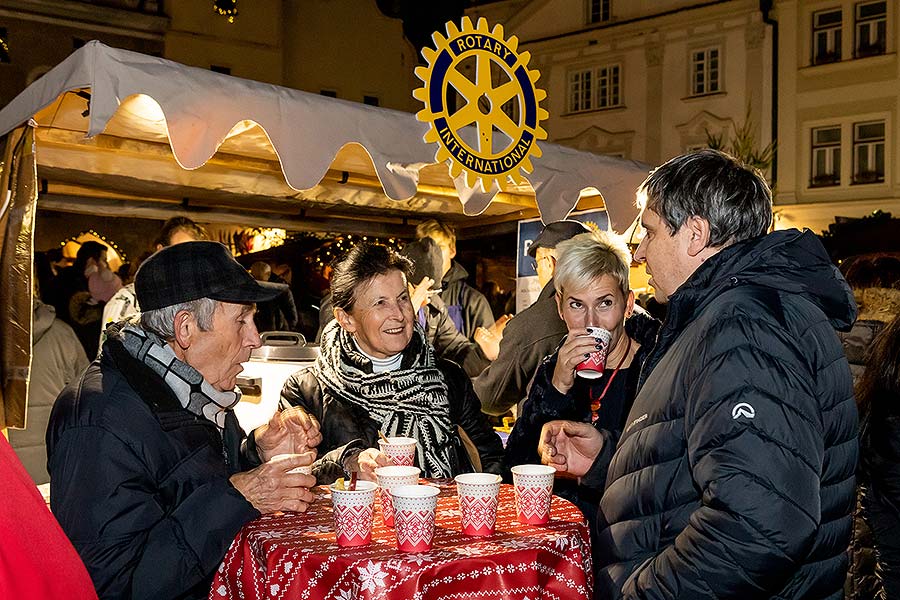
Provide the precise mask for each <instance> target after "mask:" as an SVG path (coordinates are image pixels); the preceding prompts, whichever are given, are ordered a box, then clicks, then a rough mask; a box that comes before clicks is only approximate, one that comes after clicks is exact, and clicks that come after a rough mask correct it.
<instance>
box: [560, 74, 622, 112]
mask: <svg viewBox="0 0 900 600" xmlns="http://www.w3.org/2000/svg"><path fill="white" fill-rule="evenodd" d="M621 71H622V69H621V66H620V65H604V66H602V67H597V68H595V69H582V70H579V71H572V72H571V73H569V99H568V106H569V112H584V111H588V110H596V109H601V108H613V107H616V106H620V105H621V104H622V75H621Z"/></svg>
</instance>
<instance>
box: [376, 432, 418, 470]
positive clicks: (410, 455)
mask: <svg viewBox="0 0 900 600" xmlns="http://www.w3.org/2000/svg"><path fill="white" fill-rule="evenodd" d="M378 447H379V448H380V449H381V451H382V452H384V453H385V454H387V457H388V458H389V459H391V463H393V464H395V465H397V466H401V467H409V466H412V464H413V462H415V458H416V440H414V439H413V438H408V437H389V438H388V441H387V442H385V441H384V440H378Z"/></svg>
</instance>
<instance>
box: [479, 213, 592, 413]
mask: <svg viewBox="0 0 900 600" xmlns="http://www.w3.org/2000/svg"><path fill="white" fill-rule="evenodd" d="M589 231H590V229H589V228H588V227H587V225H584V224H582V223H579V222H578V221H568V220H567V221H555V222H553V223H550V224H548V225H547V226H546V227H544V229H543V230H542V231H541V233H540V235H538V237H537V238H535V240H534V242H532V244H531V246H529V248H528V254H529V256H531V257H532V258H534V259H535V261H536V264H537V266H536V268H537V276H538V282H539V284H540V286H541V293H540V295H539V296H538V299H537V300H536V301H535V303H534V304H532V305H531V306H529V307H528V308H526V309H525V310H523V311H522V312H520V313H519V314H518V315H516V316H515V317H513V318H512V319H511V320H510V321H509V323H507V324H506V329H505V330H504V331H503V340H502V341H501V342H500V345H499V352H498V355H497V358H496V359H495V360H494V361H493V362H492V363H491V365H490V366H489V367H488V368H487V369H485V370H484V371H483V372H482V373H481V374H480V375H478V377H476V378H475V379H474V381H473V384H474V386H475V393H476V394H478V398H479V399H480V400H481V410H482V411H484V412H485V413H486V414H489V415H495V416H500V415H503V414H505V413H506V412H507V411H508V410H509V409H510V408H512V407H514V406H516V405H517V404H518V403H519V402H521V401H522V400H524V399H525V396H526V387H527V385H528V383H529V382H530V381H531V378H532V377H533V376H534V372H535V371H536V370H537V368H538V364H540V362H541V361H542V360H543V359H544V357H546V356H549V355H550V354H553V352H554V351H556V348H557V346H559V343H560V342H561V341H562V339H563V337H565V335H566V332H567V331H568V330H567V329H566V324H565V323H564V322H563V320H562V319H561V318H560V317H559V308H558V306H557V304H556V287H555V286H554V284H553V272H554V270H555V269H556V245H557V244H559V243H560V242H562V241H565V240H568V239H571V238H573V237H575V236H576V235H578V234H580V233H585V232H589Z"/></svg>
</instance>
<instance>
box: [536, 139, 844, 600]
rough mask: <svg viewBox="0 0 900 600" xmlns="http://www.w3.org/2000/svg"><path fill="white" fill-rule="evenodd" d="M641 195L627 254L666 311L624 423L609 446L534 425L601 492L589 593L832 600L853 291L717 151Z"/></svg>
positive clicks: (758, 187)
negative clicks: (844, 344) (777, 227)
mask: <svg viewBox="0 0 900 600" xmlns="http://www.w3.org/2000/svg"><path fill="white" fill-rule="evenodd" d="M638 198H639V205H642V206H643V211H642V213H641V224H642V225H643V228H644V230H645V231H646V235H645V236H644V238H643V240H642V241H641V243H640V245H639V246H638V248H637V250H636V251H635V259H636V260H638V261H645V262H646V267H647V272H648V273H649V274H650V276H651V277H650V282H649V283H650V285H651V286H652V287H653V289H654V290H656V293H657V295H658V297H659V299H660V300H666V301H667V302H668V303H669V310H668V313H667V317H666V321H665V323H664V324H663V326H662V329H661V330H660V333H659V336H658V338H657V342H656V345H655V347H654V348H653V350H652V351H651V353H650V356H649V357H648V358H647V360H646V362H645V363H644V365H643V367H642V369H641V375H640V381H639V388H638V394H637V396H636V397H635V399H634V404H632V407H631V412H630V414H629V415H628V419H627V421H628V424H627V425H626V426H625V429H624V431H623V433H622V435H621V437H620V438H619V439H618V440H616V439H615V436H614V435H613V434H612V432H603V431H600V430H598V429H596V428H594V427H592V426H590V425H589V424H585V423H574V422H571V421H551V422H550V423H548V424H546V425H544V430H543V431H542V434H541V447H540V452H541V456H542V460H544V461H545V462H546V463H547V464H551V465H553V466H554V467H555V468H556V469H557V470H558V471H565V472H567V473H569V474H570V475H572V476H576V477H580V478H581V484H582V485H587V486H590V487H594V488H595V489H598V490H604V492H603V497H602V499H601V500H600V506H599V509H598V519H597V524H598V532H599V533H598V540H599V543H598V544H597V546H596V547H595V552H594V565H595V570H596V576H595V582H596V589H595V592H594V597H595V598H614V599H616V598H627V599H629V600H630V599H637V598H679V599H690V598H760V599H761V598H778V599H782V600H786V599H797V600H799V599H801V598H840V597H842V594H843V585H844V578H845V576H846V572H847V546H848V543H849V541H850V528H851V512H852V509H853V503H854V498H855V495H856V491H855V481H854V480H855V472H856V464H857V458H858V446H857V411H856V404H855V402H854V400H853V385H852V379H851V376H850V368H849V366H848V365H847V359H846V358H845V357H844V353H843V350H842V348H841V345H840V342H839V340H838V338H837V335H836V333H835V329H841V330H846V329H848V328H849V327H850V324H851V323H853V320H854V319H855V318H856V304H855V303H854V301H853V295H852V293H851V291H850V287H849V286H848V285H847V282H846V281H844V278H843V277H841V274H840V272H839V271H838V270H837V268H836V267H835V266H834V265H832V264H831V261H830V259H829V257H828V254H827V252H826V251H825V248H824V247H823V246H822V242H821V241H820V240H819V239H818V238H817V237H816V236H815V234H813V233H812V232H810V231H808V230H807V231H805V232H801V231H798V230H785V231H775V232H772V233H768V234H767V233H766V232H767V231H768V230H769V228H770V227H771V225H772V196H771V191H770V190H769V186H768V184H767V183H766V181H765V179H764V178H763V176H762V175H761V174H760V173H759V172H758V171H757V170H755V169H753V168H752V167H748V166H745V165H743V164H742V163H740V162H739V161H737V160H736V159H734V158H733V157H731V156H729V155H727V154H724V153H722V152H719V151H716V150H711V149H707V150H699V151H696V152H692V153H689V154H685V155H683V156H678V157H676V158H673V159H671V160H669V161H668V162H666V163H665V164H663V165H662V166H661V167H659V168H658V169H656V170H655V171H653V172H652V173H651V174H650V176H649V177H648V178H647V180H646V181H644V183H643V184H641V186H640V188H639V189H638ZM641 200H645V201H641ZM617 442H618V443H617Z"/></svg>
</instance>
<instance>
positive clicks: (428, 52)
mask: <svg viewBox="0 0 900 600" xmlns="http://www.w3.org/2000/svg"><path fill="white" fill-rule="evenodd" d="M432 39H433V40H434V43H435V46H436V49H432V48H428V47H425V48H423V49H422V56H424V57H425V60H426V61H427V62H428V66H427V67H416V76H417V77H418V78H419V79H421V80H422V81H423V82H424V84H425V85H423V86H422V87H420V88H418V89H416V90H415V91H413V96H414V97H415V98H416V99H418V100H420V101H422V102H423V103H424V104H425V109H424V110H421V111H419V113H418V114H417V115H416V117H417V118H418V119H419V120H420V121H424V122H426V123H428V124H429V125H430V127H429V130H428V133H426V134H425V141H426V142H430V143H436V144H438V149H437V152H435V161H436V162H443V161H445V160H450V174H451V175H452V176H453V177H458V176H459V175H461V174H463V173H465V177H466V185H468V186H469V187H474V186H475V183H476V182H477V181H478V180H479V179H480V180H481V183H482V186H483V187H484V189H485V190H490V189H491V186H492V185H494V184H496V185H497V187H498V188H499V187H500V184H501V183H503V182H504V181H505V180H506V178H507V177H509V178H511V179H512V180H513V181H515V182H516V183H524V179H523V177H522V173H523V172H524V173H530V172H531V171H532V170H533V167H532V164H531V157H532V156H533V157H539V156H541V150H540V148H538V145H537V140H544V139H547V132H545V131H544V130H543V129H542V128H541V126H540V123H541V121H543V120H545V119H546V118H547V116H548V115H547V111H546V110H544V109H543V108H541V107H540V106H539V104H540V102H541V100H543V99H544V98H546V97H547V93H546V92H545V91H544V90H541V89H538V88H537V87H536V86H535V83H536V82H537V80H538V77H540V73H539V72H538V71H535V70H530V69H529V68H528V61H529V59H530V58H531V55H530V54H529V53H528V52H522V53H521V54H517V53H516V49H517V48H518V43H519V41H518V39H516V37H515V36H511V37H510V38H509V39H508V40H504V39H503V27H502V26H501V25H495V26H494V28H493V29H492V30H490V31H489V30H488V26H487V21H485V20H484V19H483V18H481V19H478V26H477V27H472V21H471V19H469V18H468V17H463V19H462V31H460V30H459V29H458V28H457V27H456V24H455V23H452V22H450V23H447V37H444V36H443V35H441V33H440V32H435V33H434V34H433V35H432ZM473 63H474V71H475V78H474V81H472V79H471V78H470V77H469V76H467V75H466V74H465V73H464V71H465V70H467V67H468V70H471V68H472V66H473ZM454 90H455V92H456V93H458V94H459V97H460V98H461V99H462V106H458V107H453V106H452V103H451V101H450V99H451V98H452V97H453V91H454ZM501 107H503V108H501ZM504 109H506V110H504ZM472 124H474V125H475V129H474V131H472V130H471V128H468V127H467V126H468V125H472Z"/></svg>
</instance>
